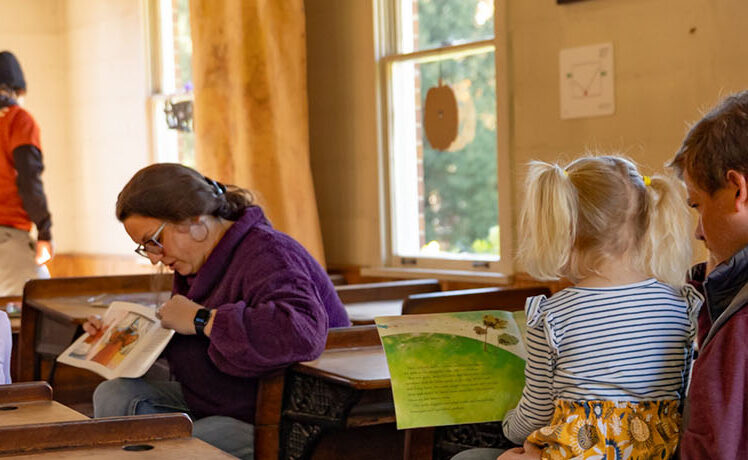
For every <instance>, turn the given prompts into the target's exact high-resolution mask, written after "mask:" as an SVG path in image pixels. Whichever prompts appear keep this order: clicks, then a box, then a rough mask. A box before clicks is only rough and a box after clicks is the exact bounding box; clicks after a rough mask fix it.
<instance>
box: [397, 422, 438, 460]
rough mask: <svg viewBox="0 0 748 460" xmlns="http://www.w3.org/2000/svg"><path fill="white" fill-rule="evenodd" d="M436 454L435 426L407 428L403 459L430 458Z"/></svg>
mask: <svg viewBox="0 0 748 460" xmlns="http://www.w3.org/2000/svg"><path fill="white" fill-rule="evenodd" d="M433 456H434V428H432V427H427V428H410V429H408V430H405V450H404V452H403V460H419V459H430V458H432V457H433Z"/></svg>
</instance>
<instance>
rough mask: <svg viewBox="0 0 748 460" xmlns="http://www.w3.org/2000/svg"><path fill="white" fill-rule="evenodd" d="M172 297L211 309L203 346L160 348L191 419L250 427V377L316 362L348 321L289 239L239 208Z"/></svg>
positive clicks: (313, 265)
mask: <svg viewBox="0 0 748 460" xmlns="http://www.w3.org/2000/svg"><path fill="white" fill-rule="evenodd" d="M174 293H175V294H182V295H184V296H186V297H187V298H189V299H190V300H192V301H194V302H197V303H199V304H200V305H203V306H204V307H206V308H208V309H211V310H213V309H216V310H218V312H217V313H216V316H215V320H214V322H213V328H212V330H211V335H210V339H207V338H203V337H198V336H196V335H181V334H175V335H174V337H173V338H172V340H171V342H170V343H169V345H168V346H167V348H166V358H167V359H168V361H169V366H170V368H171V372H172V374H173V375H174V377H175V378H176V380H177V381H178V382H179V383H181V385H182V391H183V393H184V398H185V401H186V402H187V405H188V406H189V408H190V410H191V411H192V415H193V416H195V417H196V418H201V417H206V416H209V415H226V416H230V417H234V418H237V419H240V420H244V421H246V422H250V423H252V422H253V420H254V411H255V399H256V396H257V377H258V376H261V375H263V374H265V373H268V372H270V371H274V370H277V369H280V368H283V367H284V366H287V365H289V364H291V363H294V362H297V361H306V360H311V359H315V358H317V357H318V356H319V355H320V353H322V350H324V347H325V340H326V338H327V330H328V328H330V327H339V326H348V325H349V324H350V323H349V321H348V316H347V315H346V312H345V309H344V308H343V304H342V303H341V302H340V299H339V298H338V295H337V293H336V292H335V288H334V287H333V285H332V282H331V281H330V278H329V277H328V276H327V273H326V272H325V270H324V269H323V268H322V267H321V266H320V265H319V264H318V263H317V261H316V260H314V258H313V257H312V256H311V255H310V254H309V253H308V252H307V251H306V250H305V249H304V248H303V247H302V246H301V245H300V244H299V243H297V242H296V241H295V240H293V239H292V238H291V237H289V236H288V235H286V234H284V233H281V232H279V231H277V230H274V229H273V228H272V227H271V226H270V224H269V223H268V221H267V220H266V219H265V216H264V214H263V212H262V210H261V209H260V208H259V207H255V206H252V207H249V208H247V210H246V212H245V213H244V215H243V216H242V217H241V218H240V219H239V220H238V221H236V222H235V223H234V224H233V225H232V226H231V228H229V229H228V231H226V234H225V235H224V236H223V238H222V239H221V241H219V242H218V244H217V245H216V247H215V248H214V249H213V251H212V252H211V253H210V255H209V256H208V259H207V260H206V261H205V264H203V266H202V267H200V269H199V270H198V272H197V273H196V274H194V275H191V276H187V277H185V276H181V275H179V274H178V273H177V274H175V275H174Z"/></svg>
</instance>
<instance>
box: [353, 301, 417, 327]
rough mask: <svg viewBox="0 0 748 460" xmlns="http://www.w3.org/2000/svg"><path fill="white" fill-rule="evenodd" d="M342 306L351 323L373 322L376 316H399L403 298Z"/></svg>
mask: <svg viewBox="0 0 748 460" xmlns="http://www.w3.org/2000/svg"><path fill="white" fill-rule="evenodd" d="M344 306H345V311H346V313H348V319H350V320H351V323H353V325H363V324H374V318H376V317H377V316H399V315H400V314H401V313H402V308H403V299H395V300H375V301H371V302H355V303H347V304H345V305H344Z"/></svg>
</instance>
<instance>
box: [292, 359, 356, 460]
mask: <svg viewBox="0 0 748 460" xmlns="http://www.w3.org/2000/svg"><path fill="white" fill-rule="evenodd" d="M360 398H361V393H360V392H359V391H358V390H355V389H353V388H351V387H348V386H345V385H339V384H335V383H332V382H329V381H326V380H324V379H320V378H317V377H314V376H311V375H306V374H298V373H294V372H289V373H288V376H287V380H286V387H285V391H284V397H283V411H282V416H281V435H280V456H279V458H280V459H282V460H303V459H308V458H311V455H312V452H313V451H314V448H315V447H316V445H317V442H319V440H320V438H321V437H322V435H323V434H324V433H325V432H326V431H327V430H330V429H335V428H345V426H346V420H347V418H348V414H349V413H350V411H351V408H352V407H353V406H354V405H355V404H356V403H357V402H358V400H359V399H360Z"/></svg>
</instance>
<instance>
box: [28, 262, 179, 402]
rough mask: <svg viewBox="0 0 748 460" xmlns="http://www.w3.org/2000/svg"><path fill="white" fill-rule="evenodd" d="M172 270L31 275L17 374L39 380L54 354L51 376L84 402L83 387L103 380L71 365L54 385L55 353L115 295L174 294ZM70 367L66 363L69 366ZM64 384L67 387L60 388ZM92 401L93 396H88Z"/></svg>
mask: <svg viewBox="0 0 748 460" xmlns="http://www.w3.org/2000/svg"><path fill="white" fill-rule="evenodd" d="M172 278H173V277H172V275H125V276H103V277H84V278H52V279H46V280H31V281H29V282H28V283H26V285H25V287H24V295H23V306H22V309H21V333H20V338H19V344H18V345H19V346H18V363H17V375H18V380H20V381H31V380H40V379H41V378H42V361H43V360H45V359H46V360H50V361H51V362H52V364H50V366H49V367H50V371H49V377H48V380H49V382H50V384H53V386H55V388H56V395H57V396H58V397H60V395H61V393H62V394H63V399H64V401H65V402H67V403H77V402H82V401H79V400H78V399H81V400H84V399H89V400H90V397H89V396H90V395H86V397H85V398H84V397H83V396H82V394H83V393H89V392H91V391H93V388H94V387H95V386H96V385H97V384H98V382H100V381H101V378H99V377H98V376H95V375H94V374H92V373H90V372H88V371H84V370H80V369H73V368H70V369H69V374H70V375H69V378H68V381H67V382H66V383H65V384H64V385H62V384H61V385H55V382H54V377H55V369H56V367H55V361H54V359H55V358H56V357H57V356H58V355H59V354H60V353H61V352H62V351H63V350H65V348H67V347H68V346H69V345H70V344H71V343H72V342H73V340H74V339H75V338H76V337H77V336H78V335H80V334H81V333H82V328H81V325H82V324H83V323H84V322H85V321H86V318H88V316H90V315H92V314H101V313H103V312H104V311H105V309H106V306H107V305H108V304H109V303H111V302H112V301H115V300H124V301H134V302H138V303H154V302H155V301H156V299H157V298H158V299H161V301H165V300H166V299H168V298H169V295H170V294H169V293H170V290H171V283H172ZM66 370H67V369H66ZM61 390H62V391H61ZM89 402H90V401H89Z"/></svg>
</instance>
